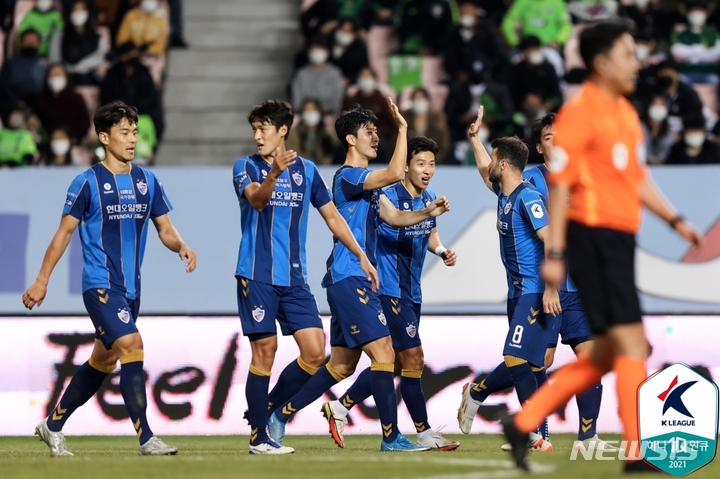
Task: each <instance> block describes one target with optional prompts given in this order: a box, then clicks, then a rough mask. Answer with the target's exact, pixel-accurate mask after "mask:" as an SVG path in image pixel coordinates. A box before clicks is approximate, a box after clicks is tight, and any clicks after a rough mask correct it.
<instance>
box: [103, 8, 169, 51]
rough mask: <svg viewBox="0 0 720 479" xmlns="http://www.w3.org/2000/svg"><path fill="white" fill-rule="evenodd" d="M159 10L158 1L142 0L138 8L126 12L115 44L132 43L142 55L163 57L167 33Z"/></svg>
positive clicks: (165, 24) (166, 25)
mask: <svg viewBox="0 0 720 479" xmlns="http://www.w3.org/2000/svg"><path fill="white" fill-rule="evenodd" d="M159 9H160V2H159V1H158V0H142V1H141V2H140V6H139V7H136V8H132V9H130V10H128V12H127V13H126V14H125V17H124V18H123V20H122V23H121V24H120V28H119V29H118V33H117V38H116V40H115V42H116V44H117V45H122V44H123V43H126V42H132V43H134V44H135V46H137V47H138V48H140V49H142V50H143V52H144V53H147V54H149V55H158V56H159V55H164V54H165V51H166V50H167V40H168V34H169V32H168V24H167V21H166V20H165V19H164V18H163V17H161V16H160V15H159Z"/></svg>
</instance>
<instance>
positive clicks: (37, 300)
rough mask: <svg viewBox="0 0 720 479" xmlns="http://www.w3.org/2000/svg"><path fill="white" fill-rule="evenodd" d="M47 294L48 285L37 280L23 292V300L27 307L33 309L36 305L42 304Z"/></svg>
mask: <svg viewBox="0 0 720 479" xmlns="http://www.w3.org/2000/svg"><path fill="white" fill-rule="evenodd" d="M46 294H47V285H46V284H42V283H39V282H37V281H35V282H34V283H33V284H31V285H30V287H29V288H28V289H27V291H25V293H23V296H22V302H23V304H24V305H25V307H26V308H27V309H33V308H34V307H35V306H40V305H41V304H42V302H43V300H44V299H45V295H46Z"/></svg>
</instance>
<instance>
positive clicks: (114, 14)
mask: <svg viewBox="0 0 720 479" xmlns="http://www.w3.org/2000/svg"><path fill="white" fill-rule="evenodd" d="M181 9H182V4H181V0H169V1H166V0H0V29H1V30H0V45H1V46H2V47H1V48H0V59H2V67H1V68H0V119H1V120H2V127H1V128H0V168H4V167H5V168H6V167H14V166H23V165H38V166H40V165H84V166H87V165H90V164H92V163H94V162H97V161H99V160H102V158H103V157H104V150H103V148H99V146H100V143H99V141H98V139H97V135H96V134H95V130H94V126H93V124H92V117H93V115H94V113H95V110H96V109H97V108H98V107H99V106H100V105H101V104H105V103H107V102H110V101H113V100H123V101H125V102H126V103H128V104H131V105H134V106H136V107H137V108H138V113H139V120H138V123H139V127H138V130H139V135H138V142H137V145H136V159H137V161H139V162H141V163H145V164H147V163H152V161H153V156H154V152H155V150H156V148H157V145H158V142H159V141H160V140H161V139H162V136H163V130H164V118H163V108H162V100H161V93H162V88H163V80H164V68H165V61H166V55H167V49H168V47H170V46H172V47H178V48H184V47H186V46H187V45H186V43H185V41H184V38H183V31H182V11H181Z"/></svg>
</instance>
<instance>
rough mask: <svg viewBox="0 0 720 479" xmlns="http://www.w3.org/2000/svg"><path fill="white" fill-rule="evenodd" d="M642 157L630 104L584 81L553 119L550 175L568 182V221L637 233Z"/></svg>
mask: <svg viewBox="0 0 720 479" xmlns="http://www.w3.org/2000/svg"><path fill="white" fill-rule="evenodd" d="M645 158H646V156H645V143H644V137H643V132H642V128H641V127H640V119H639V118H638V115H637V113H636V111H635V108H633V106H632V105H631V104H630V102H629V101H628V100H627V99H626V98H625V97H618V98H617V99H615V100H613V99H612V98H610V97H609V96H608V95H607V94H606V93H605V92H603V91H602V90H600V89H599V88H598V87H597V86H595V85H594V84H593V83H590V82H585V83H584V85H583V89H582V91H581V92H580V93H578V94H577V95H576V96H575V97H574V98H572V99H571V100H570V101H569V102H567V103H566V104H565V106H563V108H562V109H561V110H560V113H559V115H558V118H557V121H556V123H555V141H554V146H553V155H552V159H551V161H550V172H551V174H550V177H549V180H550V183H554V184H558V183H560V184H566V185H569V186H570V194H571V201H570V206H569V210H568V218H569V219H570V220H572V221H576V222H578V223H582V224H584V225H586V226H591V227H597V228H610V229H614V230H618V231H623V232H627V233H636V232H637V230H638V229H639V228H640V211H641V201H640V184H641V183H642V181H643V180H644V179H645V177H646V175H647V168H646V165H645Z"/></svg>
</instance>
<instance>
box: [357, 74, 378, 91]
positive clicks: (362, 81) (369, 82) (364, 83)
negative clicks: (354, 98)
mask: <svg viewBox="0 0 720 479" xmlns="http://www.w3.org/2000/svg"><path fill="white" fill-rule="evenodd" d="M357 85H358V88H360V91H361V92H363V93H372V92H373V91H375V86H376V84H375V79H374V78H373V77H360V78H358V82H357Z"/></svg>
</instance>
